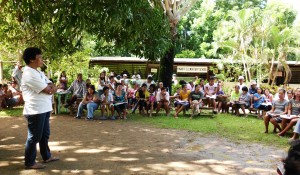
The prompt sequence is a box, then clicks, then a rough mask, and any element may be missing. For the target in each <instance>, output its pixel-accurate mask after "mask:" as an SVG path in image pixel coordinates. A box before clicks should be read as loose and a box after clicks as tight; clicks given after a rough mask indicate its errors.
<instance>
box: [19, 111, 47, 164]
mask: <svg viewBox="0 0 300 175" xmlns="http://www.w3.org/2000/svg"><path fill="white" fill-rule="evenodd" d="M25 117H26V119H27V121H28V136H27V140H26V145H25V166H32V165H34V164H35V163H36V162H35V158H36V152H37V151H36V144H37V143H39V146H40V153H41V155H42V158H43V160H48V159H49V158H50V157H51V153H50V149H49V146H48V140H49V136H50V124H49V118H50V112H46V113H42V114H35V115H25Z"/></svg>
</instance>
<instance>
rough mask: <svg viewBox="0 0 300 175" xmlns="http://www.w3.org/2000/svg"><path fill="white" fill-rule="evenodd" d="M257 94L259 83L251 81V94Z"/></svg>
mask: <svg viewBox="0 0 300 175" xmlns="http://www.w3.org/2000/svg"><path fill="white" fill-rule="evenodd" d="M255 93H257V83H256V81H255V80H253V81H251V83H250V88H249V94H250V95H253V94H255Z"/></svg>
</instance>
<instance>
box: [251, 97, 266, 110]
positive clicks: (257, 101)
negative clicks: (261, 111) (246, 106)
mask: <svg viewBox="0 0 300 175" xmlns="http://www.w3.org/2000/svg"><path fill="white" fill-rule="evenodd" d="M254 97H256V98H260V97H262V98H261V99H259V100H256V101H255V100H254V103H253V107H254V108H256V109H257V108H259V106H260V105H261V104H262V103H263V102H264V101H265V98H264V97H263V95H262V94H260V95H259V94H258V93H255V94H254Z"/></svg>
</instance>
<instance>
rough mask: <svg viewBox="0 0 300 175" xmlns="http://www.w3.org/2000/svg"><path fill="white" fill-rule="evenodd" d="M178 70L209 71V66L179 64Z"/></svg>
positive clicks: (190, 71) (191, 71) (188, 71)
mask: <svg viewBox="0 0 300 175" xmlns="http://www.w3.org/2000/svg"><path fill="white" fill-rule="evenodd" d="M177 72H187V73H207V67H198V66H177Z"/></svg>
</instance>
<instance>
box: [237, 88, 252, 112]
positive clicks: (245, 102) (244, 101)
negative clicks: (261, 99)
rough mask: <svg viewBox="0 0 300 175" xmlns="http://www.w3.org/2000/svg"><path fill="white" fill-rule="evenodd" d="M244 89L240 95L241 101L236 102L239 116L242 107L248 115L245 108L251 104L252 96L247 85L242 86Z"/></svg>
mask: <svg viewBox="0 0 300 175" xmlns="http://www.w3.org/2000/svg"><path fill="white" fill-rule="evenodd" d="M242 91H243V93H242V94H241V95H240V97H239V101H238V102H236V104H235V115H237V116H239V115H240V112H239V109H240V108H241V109H242V111H243V113H244V116H246V111H245V108H249V106H250V98H251V97H250V95H249V93H248V88H247V87H246V86H244V87H243V88H242Z"/></svg>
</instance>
